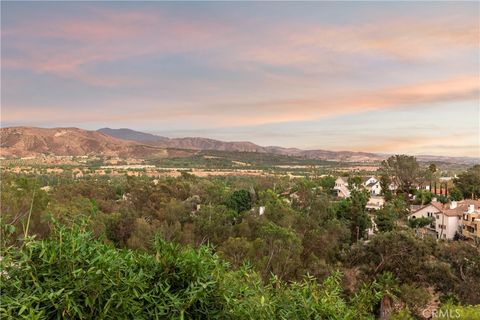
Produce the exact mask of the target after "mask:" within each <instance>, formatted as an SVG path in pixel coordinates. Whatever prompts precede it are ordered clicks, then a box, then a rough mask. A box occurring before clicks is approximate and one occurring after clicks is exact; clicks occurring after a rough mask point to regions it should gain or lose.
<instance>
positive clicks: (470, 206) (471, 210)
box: [467, 204, 475, 213]
mask: <svg viewBox="0 0 480 320" xmlns="http://www.w3.org/2000/svg"><path fill="white" fill-rule="evenodd" d="M474 212H475V205H474V204H470V205H468V211H467V213H474Z"/></svg>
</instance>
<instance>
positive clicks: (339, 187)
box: [333, 177, 350, 198]
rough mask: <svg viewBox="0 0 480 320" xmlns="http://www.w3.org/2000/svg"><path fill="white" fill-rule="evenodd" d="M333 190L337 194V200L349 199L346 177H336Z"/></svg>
mask: <svg viewBox="0 0 480 320" xmlns="http://www.w3.org/2000/svg"><path fill="white" fill-rule="evenodd" d="M333 190H335V191H336V192H337V197H339V198H348V197H350V190H348V178H347V177H338V178H337V180H335V186H334V187H333Z"/></svg>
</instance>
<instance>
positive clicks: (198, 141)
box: [98, 128, 384, 161]
mask: <svg viewBox="0 0 480 320" xmlns="http://www.w3.org/2000/svg"><path fill="white" fill-rule="evenodd" d="M98 131H100V132H102V133H105V134H108V135H110V136H112V137H115V138H120V139H127V140H134V141H137V142H143V143H147V144H151V145H155V146H159V147H163V148H178V149H190V150H215V151H239V152H259V153H271V154H275V155H282V156H290V157H296V158H304V159H319V160H332V161H378V160H381V159H383V158H384V157H382V156H379V155H376V154H373V153H366V152H351V151H328V150H301V149H297V148H283V147H274V146H269V147H263V146H259V145H257V144H254V143H252V142H248V141H233V142H226V141H220V140H214V139H208V138H200V137H186V138H165V137H162V136H156V135H152V134H148V133H143V132H138V131H134V130H130V129H110V128H103V129H100V130H98ZM155 137H156V139H155Z"/></svg>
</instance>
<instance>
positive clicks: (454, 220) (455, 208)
mask: <svg viewBox="0 0 480 320" xmlns="http://www.w3.org/2000/svg"><path fill="white" fill-rule="evenodd" d="M467 210H468V204H467V203H466V202H463V201H461V202H457V201H452V202H450V203H449V204H445V205H444V204H442V203H440V202H437V201H432V202H431V203H430V204H428V205H425V206H422V207H420V208H419V209H417V210H416V211H414V212H412V213H411V214H410V215H409V216H408V218H409V219H415V218H421V217H424V218H433V222H432V224H431V225H430V226H428V228H429V229H431V230H432V231H435V233H436V235H437V238H438V239H453V238H454V237H455V233H457V232H460V226H461V223H462V222H461V219H462V216H463V214H464V212H465V211H467Z"/></svg>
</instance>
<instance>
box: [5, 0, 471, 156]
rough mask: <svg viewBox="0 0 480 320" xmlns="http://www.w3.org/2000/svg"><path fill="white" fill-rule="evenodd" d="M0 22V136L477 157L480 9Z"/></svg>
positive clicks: (216, 6)
mask: <svg viewBox="0 0 480 320" xmlns="http://www.w3.org/2000/svg"><path fill="white" fill-rule="evenodd" d="M1 9H2V12H1V18H2V21H1V33H2V34H1V37H2V38H1V39H2V43H1V45H2V46H1V47H2V48H1V54H2V57H1V63H2V65H1V84H2V86H1V94H2V95H1V107H2V108H1V123H2V126H3V127H5V126H19V125H25V126H40V127H59V126H62V127H65V126H74V127H80V128H84V129H98V128H101V127H107V126H108V127H111V128H120V127H128V128H132V129H135V130H140V131H145V132H151V133H156V134H160V135H166V136H170V137H179V136H202V137H209V138H214V139H222V140H228V141H238V140H249V141H252V142H254V143H257V144H260V145H279V146H285V147H299V148H305V149H329V150H353V151H369V152H382V153H411V154H434V155H451V156H477V157H479V156H480V148H479V139H480V137H479V136H480V132H479V127H480V114H479V112H480V111H479V108H480V107H479V101H480V97H479V90H480V78H479V74H480V62H479V59H480V58H479V54H480V49H479V36H480V24H479V21H480V19H479V18H480V17H479V12H480V11H479V10H480V8H479V2H451V3H449V2H388V3H386V2H384V3H380V2H376V3H375V2H371V3H370V2H352V3H350V2H301V3H294V2H276V3H272V2H262V3H254V2H248V3H245V2H244V3H239V2H202V3H168V2H135V3H133V2H5V1H2V3H1Z"/></svg>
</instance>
